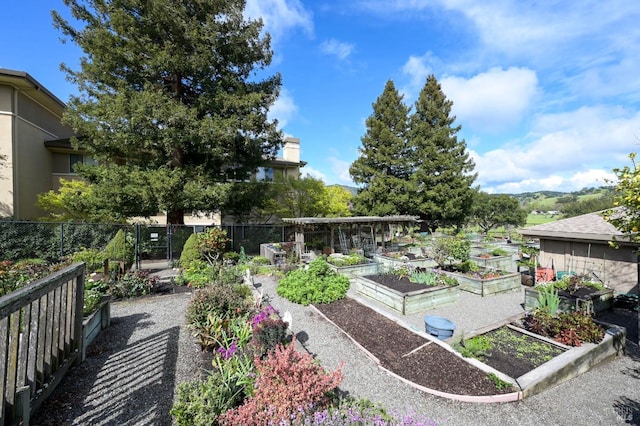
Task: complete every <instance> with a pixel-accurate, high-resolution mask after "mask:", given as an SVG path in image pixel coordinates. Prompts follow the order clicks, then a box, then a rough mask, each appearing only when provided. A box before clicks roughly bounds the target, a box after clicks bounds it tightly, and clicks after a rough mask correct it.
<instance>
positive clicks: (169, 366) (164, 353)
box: [31, 276, 640, 426]
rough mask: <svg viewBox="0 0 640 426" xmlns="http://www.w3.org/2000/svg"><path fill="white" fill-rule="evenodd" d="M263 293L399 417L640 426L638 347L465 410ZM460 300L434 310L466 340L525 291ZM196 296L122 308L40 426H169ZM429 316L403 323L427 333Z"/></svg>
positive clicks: (328, 359)
mask: <svg viewBox="0 0 640 426" xmlns="http://www.w3.org/2000/svg"><path fill="white" fill-rule="evenodd" d="M255 286H256V287H257V289H258V291H262V292H263V294H264V296H265V298H266V299H267V300H269V301H270V303H271V304H272V305H274V306H275V307H276V308H278V309H279V310H280V312H281V313H282V314H283V313H284V312H286V311H289V312H290V313H291V315H292V318H293V324H292V328H293V331H294V332H295V333H296V335H297V336H298V341H299V342H300V343H301V344H302V345H303V346H304V347H305V348H306V349H307V350H308V351H309V352H311V353H312V354H314V355H315V356H316V358H317V359H319V360H320V361H321V362H322V364H323V365H324V366H325V367H326V368H330V369H335V368H337V367H338V366H339V365H340V364H341V363H343V364H344V367H343V372H344V375H345V379H344V381H343V384H342V385H341V386H340V387H341V390H343V391H344V392H346V393H348V394H350V395H352V396H355V397H362V398H367V399H369V400H371V401H374V402H379V403H381V404H382V405H384V406H385V407H386V408H387V409H389V410H390V411H392V412H400V413H405V414H406V413H420V414H422V415H425V416H427V417H428V418H430V419H433V420H434V421H436V422H437V423H438V424H441V425H494V424H495V425H497V424H500V425H536V426H538V425H540V424H544V425H572V426H578V425H596V424H597V425H616V424H640V386H638V385H639V384H640V356H639V355H638V354H639V352H638V351H637V346H633V345H631V346H632V347H631V350H630V351H629V354H628V355H627V356H623V357H619V358H617V359H615V360H613V361H611V362H608V363H606V364H604V365H599V366H597V367H595V368H593V369H592V370H590V371H588V372H586V373H584V374H582V375H580V376H579V377H577V378H575V379H573V380H570V381H569V382H567V383H564V384H561V385H558V386H556V387H554V388H552V389H549V390H547V391H545V392H543V393H542V394H539V395H536V396H533V397H530V398H527V399H526V400H524V401H520V402H516V403H505V404H470V403H462V402H456V401H450V400H446V399H443V398H439V397H436V396H432V395H429V394H425V393H423V392H420V391H418V390H415V389H414V388H412V387H410V386H408V385H407V384H405V383H402V382H401V381H399V380H398V379H396V378H394V377H392V376H390V375H388V374H387V373H385V372H384V371H382V370H380V369H378V368H377V366H376V365H375V364H374V363H373V362H372V361H371V360H370V359H369V358H367V357H366V356H365V355H364V354H363V353H362V352H361V351H360V350H359V349H358V348H357V347H356V346H355V345H354V344H353V343H352V342H351V341H350V340H349V339H348V338H347V337H345V336H344V334H342V332H340V331H339V330H337V329H336V328H335V327H333V326H332V325H330V324H329V323H328V322H326V321H325V320H323V319H322V318H321V317H320V316H319V315H318V314H317V313H316V312H315V311H314V309H313V308H311V307H303V306H301V305H296V304H293V303H291V302H289V301H287V300H285V299H282V298H280V297H279V296H277V294H276V292H275V280H274V279H273V278H271V277H265V276H260V277H256V278H255ZM461 293H462V297H461V299H460V302H459V303H457V304H456V305H455V309H454V307H449V308H442V309H438V310H432V311H429V314H435V315H442V316H446V317H447V318H449V319H451V320H453V321H454V322H455V323H456V324H457V325H458V328H457V330H456V331H457V332H459V331H461V330H465V332H468V331H470V330H474V329H477V328H480V327H483V326H485V325H488V324H492V323H494V322H497V321H499V320H500V319H502V318H505V317H508V316H511V315H513V314H514V313H516V314H517V313H518V309H522V308H521V306H520V305H519V304H520V303H521V301H522V300H523V299H522V297H523V296H522V295H521V294H519V293H513V294H507V295H502V296H492V297H486V298H479V297H474V296H473V295H469V294H468V293H466V292H461ZM467 296H471V297H467ZM190 297H191V294H190V293H178V294H169V295H157V296H151V297H145V298H140V299H136V300H132V301H123V302H116V303H113V304H112V311H111V312H112V324H111V327H109V328H108V329H106V330H104V331H103V333H102V334H101V335H100V336H99V337H98V338H97V339H96V342H95V343H94V344H93V345H92V346H91V348H90V352H89V354H88V357H87V360H86V361H85V363H83V364H82V365H80V366H78V367H76V368H74V369H72V370H71V372H70V374H69V375H68V376H67V378H65V380H64V381H63V382H62V384H61V385H60V386H59V388H58V389H57V390H56V391H55V392H54V394H53V395H52V397H51V398H50V399H49V400H48V401H47V402H46V403H45V405H43V407H42V408H41V410H40V411H39V413H37V414H36V416H35V417H33V418H32V422H31V423H32V424H36V425H40V424H41V425H53V424H55V425H58V424H60V425H63V424H64V425H170V424H171V416H170V415H169V414H168V411H169V409H170V408H171V406H172V404H173V399H174V397H175V390H176V388H177V385H178V384H179V383H181V382H183V381H187V380H192V379H194V378H196V377H198V376H199V375H200V373H201V367H200V360H201V355H200V351H199V348H198V347H197V345H196V344H195V343H194V341H193V339H192V338H191V337H190V335H189V332H188V330H186V328H185V326H184V314H185V310H186V307H187V305H188V303H189V300H190ZM377 308H378V309H380V307H377ZM422 317H423V314H420V315H412V316H406V317H403V318H402V320H403V322H405V323H406V325H407V326H408V327H413V328H417V329H420V330H422V329H423V328H424V324H423V322H422V321H423V320H422ZM478 318H483V320H482V321H480V320H479V319H478ZM372 332H375V330H372ZM442 374H446V371H443V372H442Z"/></svg>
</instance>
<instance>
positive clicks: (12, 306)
mask: <svg viewBox="0 0 640 426" xmlns="http://www.w3.org/2000/svg"><path fill="white" fill-rule="evenodd" d="M84 271H85V265H84V263H75V264H73V265H71V266H70V267H68V268H65V269H62V270H60V271H57V272H54V273H53V274H51V275H49V276H48V277H45V278H42V279H39V280H36V281H34V282H33V283H31V284H28V285H26V286H24V287H22V288H20V289H18V290H16V291H13V292H11V293H9V294H7V295H5V296H2V297H0V318H4V317H6V316H8V315H9V314H11V313H12V312H15V311H17V310H18V309H20V308H21V307H23V306H25V305H26V304H28V303H31V302H33V301H34V300H37V299H39V298H40V297H42V296H43V295H45V294H47V293H48V292H50V291H51V289H53V288H55V287H57V286H59V285H60V283H61V282H66V281H69V280H71V279H73V278H74V277H77V276H80V275H82V276H84Z"/></svg>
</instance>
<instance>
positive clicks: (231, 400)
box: [170, 372, 245, 426]
mask: <svg viewBox="0 0 640 426" xmlns="http://www.w3.org/2000/svg"><path fill="white" fill-rule="evenodd" d="M234 385H235V383H234V382H232V381H231V382H230V381H226V380H225V379H224V377H223V375H222V374H221V373H219V372H212V373H211V374H209V375H208V377H207V379H206V380H195V381H192V382H184V383H180V384H179V385H178V394H177V396H176V402H175V403H174V405H173V407H172V408H171V411H170V413H171V415H172V416H173V418H174V421H175V424H177V425H179V426H209V425H215V424H218V423H217V421H216V420H215V419H217V417H218V416H219V415H221V414H222V413H224V412H226V411H227V410H229V409H232V408H235V407H237V406H239V405H240V404H241V403H242V400H243V399H244V397H245V394H244V392H243V391H242V388H241V387H240V386H238V387H236V386H234Z"/></svg>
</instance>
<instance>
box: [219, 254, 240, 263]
mask: <svg viewBox="0 0 640 426" xmlns="http://www.w3.org/2000/svg"><path fill="white" fill-rule="evenodd" d="M222 257H223V259H224V260H228V261H229V262H233V263H238V262H239V261H240V253H237V252H235V251H228V252H226V253H225V254H223V255H222Z"/></svg>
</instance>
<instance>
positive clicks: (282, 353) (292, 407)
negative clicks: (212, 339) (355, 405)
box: [219, 338, 343, 425]
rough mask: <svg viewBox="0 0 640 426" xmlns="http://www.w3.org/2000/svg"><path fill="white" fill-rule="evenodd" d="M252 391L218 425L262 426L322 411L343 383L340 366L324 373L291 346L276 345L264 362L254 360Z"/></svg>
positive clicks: (221, 417) (306, 355)
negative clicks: (255, 374)
mask: <svg viewBox="0 0 640 426" xmlns="http://www.w3.org/2000/svg"><path fill="white" fill-rule="evenodd" d="M254 362H255V366H256V371H257V378H256V381H255V391H254V394H253V395H252V396H250V397H249V398H247V399H246V400H245V402H244V404H243V405H241V406H240V407H238V408H236V409H233V410H229V411H227V412H226V413H225V414H223V415H222V416H220V418H219V421H220V423H221V424H223V425H239V424H241V425H265V424H279V423H280V422H281V421H292V420H295V419H296V418H297V417H298V415H302V414H303V413H304V412H306V411H307V410H308V409H309V408H313V409H314V410H315V409H322V408H323V407H324V406H325V405H326V404H327V403H328V402H329V394H330V392H331V391H333V390H335V388H336V387H337V386H338V385H339V384H340V382H341V381H342V378H343V375H342V365H341V366H340V367H339V368H338V369H337V370H336V371H335V372H327V371H325V370H324V369H323V368H322V366H321V365H320V364H318V363H317V362H316V361H315V360H314V359H313V357H312V356H311V355H310V354H308V353H302V352H298V351H296V350H295V338H294V340H293V342H292V343H291V344H290V345H288V346H286V347H284V346H282V345H278V347H277V348H276V349H275V351H274V352H271V353H269V354H268V355H267V357H266V358H265V359H264V360H261V359H260V358H256V359H255V360H254Z"/></svg>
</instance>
